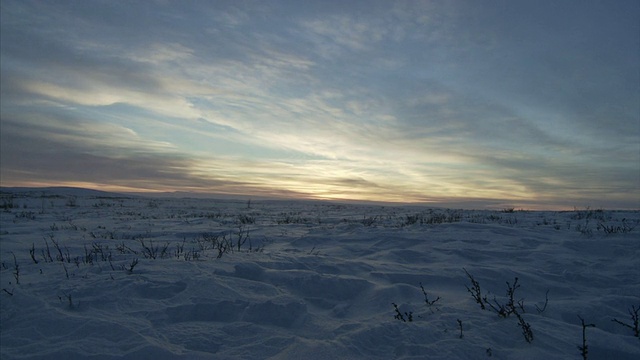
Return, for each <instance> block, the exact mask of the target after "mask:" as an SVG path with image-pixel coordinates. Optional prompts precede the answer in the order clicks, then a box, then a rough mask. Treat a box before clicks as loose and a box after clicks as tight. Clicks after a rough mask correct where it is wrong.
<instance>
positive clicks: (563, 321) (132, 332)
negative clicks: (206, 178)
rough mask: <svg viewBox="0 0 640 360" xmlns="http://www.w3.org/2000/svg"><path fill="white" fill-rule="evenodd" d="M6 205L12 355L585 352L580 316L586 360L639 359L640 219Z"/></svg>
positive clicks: (226, 203) (302, 207)
mask: <svg viewBox="0 0 640 360" xmlns="http://www.w3.org/2000/svg"><path fill="white" fill-rule="evenodd" d="M0 206H1V207H2V208H1V209H0V211H1V213H0V217H1V222H0V226H1V228H0V247H1V251H0V255H1V258H0V260H1V262H2V264H1V272H0V274H1V284H0V287H1V289H2V291H0V300H1V308H0V310H1V317H0V321H1V323H0V331H1V333H0V341H1V343H0V344H1V353H0V355H1V356H0V357H1V358H2V359H3V360H8V359H23V358H29V359H85V358H91V359H112V358H114V359H115V358H118V359H119V358H128V359H156V360H157V359H173V358H182V359H582V358H583V355H582V354H581V350H579V346H582V344H583V337H582V334H583V328H582V325H581V320H580V318H579V316H580V317H582V318H583V319H584V321H585V324H586V325H589V324H594V325H595V327H587V328H586V344H587V346H588V354H587V356H588V358H589V359H639V358H640V339H639V338H638V337H637V336H634V330H633V327H634V324H633V319H632V315H633V314H636V315H635V316H636V319H637V314H638V311H637V310H635V312H634V309H640V236H639V234H640V212H638V211H612V210H599V209H580V210H576V211H568V212H528V211H513V212H510V211H489V210H483V211H471V210H450V209H429V208H418V207H391V206H384V207H383V206H371V205H367V206H365V205H342V204H336V203H325V202H302V201H298V202H296V201H288V202H285V201H253V202H248V201H246V200H245V201H235V202H234V201H230V200H210V199H209V200H206V199H151V198H144V197H122V196H120V197H118V196H117V195H114V194H101V193H91V192H77V193H74V192H73V191H61V192H59V193H57V194H56V193H51V192H46V193H43V192H41V191H37V192H31V193H25V192H20V191H18V192H15V193H12V194H8V193H7V192H6V189H5V192H4V193H3V194H2V198H1V199H0ZM465 270H466V272H465ZM467 273H468V274H467ZM472 278H473V280H475V281H476V284H477V285H479V287H480V294H481V295H480V302H481V303H482V304H483V305H484V306H485V307H486V309H485V310H482V309H481V306H480V303H479V302H478V301H477V300H476V299H475V298H474V296H473V295H472V294H474V290H475V289H474V285H473V283H472ZM516 278H517V283H516V280H515V279H516ZM514 285H515V286H514ZM509 288H512V289H513V288H515V292H514V296H513V299H514V303H513V305H514V306H513V307H510V306H509V299H508V297H507V290H508V289H509ZM468 289H469V290H470V291H469V290H468ZM545 299H548V301H547V300H545ZM486 302H489V303H490V304H491V305H489V304H487V303H486ZM545 303H546V304H545ZM393 304H395V305H397V308H398V311H396V309H395V306H394V305H393ZM500 305H502V306H504V311H505V312H506V313H505V316H500V315H499V314H498V313H497V312H496V311H495V310H493V309H492V306H493V307H496V308H498V309H499V308H500ZM403 319H404V321H403ZM614 319H616V320H617V321H614ZM410 320H411V321H410ZM621 323H623V324H626V325H628V326H625V325H622V324H621ZM636 326H637V325H636ZM525 335H527V336H525ZM531 336H532V339H531ZM527 339H529V340H530V342H529V341H527Z"/></svg>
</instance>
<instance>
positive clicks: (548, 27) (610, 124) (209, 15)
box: [0, 0, 640, 209]
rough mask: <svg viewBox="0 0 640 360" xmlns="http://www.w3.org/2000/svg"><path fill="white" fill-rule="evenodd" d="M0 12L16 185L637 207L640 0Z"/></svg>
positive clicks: (4, 108) (7, 157) (4, 106)
mask: <svg viewBox="0 0 640 360" xmlns="http://www.w3.org/2000/svg"><path fill="white" fill-rule="evenodd" d="M0 4H1V7H2V9H1V10H2V11H1V25H0V26H1V29H0V37H1V39H0V40H1V42H0V49H1V55H0V56H1V57H0V75H1V82H0V87H1V89H0V90H1V93H0V101H1V104H0V105H1V113H0V115H1V118H0V121H1V122H0V126H1V127H0V130H1V131H0V136H1V139H0V140H1V142H0V150H1V151H0V166H1V172H0V176H1V178H0V182H1V184H2V186H50V185H52V186H53V185H55V186H60V185H65V186H85V187H91V188H97V189H103V190H116V191H192V192H203V193H209V192H210V193H225V194H242V195H249V196H256V197H258V196H284V197H295V198H315V199H353V200H373V201H391V202H426V203H447V204H472V205H469V206H476V207H478V206H494V207H500V206H514V207H523V208H549V209H557V208H569V209H571V208H573V207H585V206H591V207H605V208H640V70H639V69H640V68H639V65H638V64H640V22H639V21H638V20H637V19H638V16H639V15H640V3H639V2H638V1H623V0H620V1H512V0H509V1H506V0H505V1H498V0H495V1H475V0H471V1H457V0H451V1H55V2H52V1H23V0H21V1H11V0H2V1H1V2H0Z"/></svg>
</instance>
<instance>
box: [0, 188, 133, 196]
mask: <svg viewBox="0 0 640 360" xmlns="http://www.w3.org/2000/svg"><path fill="white" fill-rule="evenodd" d="M0 193H2V194H5V193H9V194H16V195H21V194H22V195H30V196H78V197H109V198H113V197H134V196H133V195H126V194H120V193H114V192H107V191H100V190H93V189H85V188H76V187H65V186H57V187H0Z"/></svg>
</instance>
